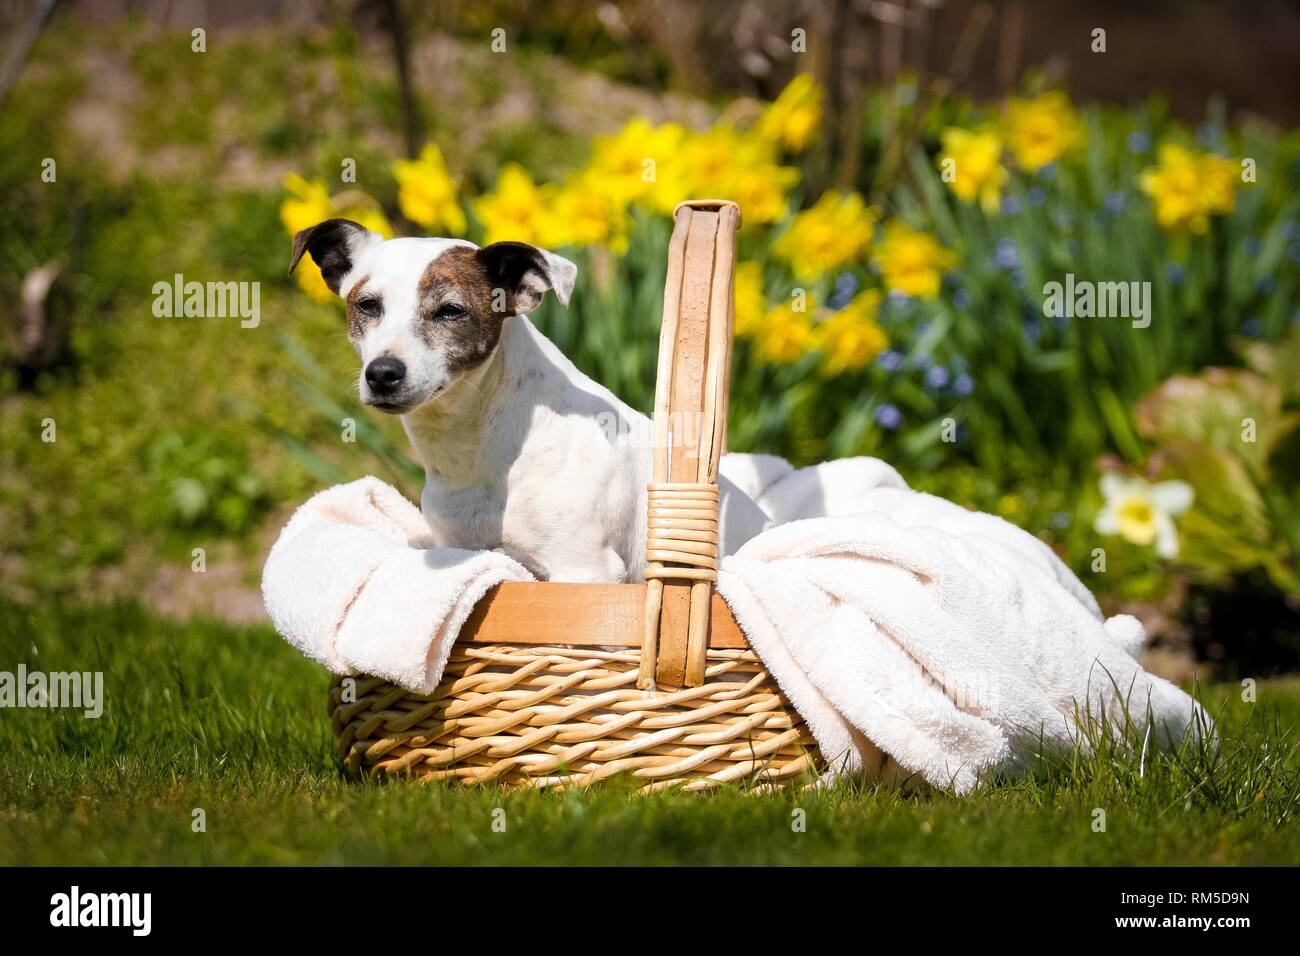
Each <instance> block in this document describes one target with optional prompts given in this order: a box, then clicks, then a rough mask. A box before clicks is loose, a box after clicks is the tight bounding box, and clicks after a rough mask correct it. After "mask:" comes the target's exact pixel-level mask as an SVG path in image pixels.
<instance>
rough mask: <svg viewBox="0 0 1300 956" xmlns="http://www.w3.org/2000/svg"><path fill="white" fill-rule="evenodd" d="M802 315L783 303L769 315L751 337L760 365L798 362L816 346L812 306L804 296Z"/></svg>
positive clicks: (793, 304) (810, 300) (811, 301)
mask: <svg viewBox="0 0 1300 956" xmlns="http://www.w3.org/2000/svg"><path fill="white" fill-rule="evenodd" d="M803 304H804V305H805V306H806V308H804V309H803V310H802V311H800V310H798V309H796V308H795V302H794V301H791V302H787V303H785V304H784V305H780V306H777V307H776V308H775V309H772V310H771V311H769V312H768V313H767V314H766V315H765V316H763V318H762V320H761V321H760V322H759V324H758V327H757V328H756V329H755V330H754V331H753V333H752V334H751V338H752V339H753V342H754V355H755V357H756V358H758V360H759V361H761V362H769V363H773V364H779V365H788V364H790V363H791V362H795V361H798V360H799V358H801V357H802V356H803V355H804V354H805V353H806V352H808V351H809V350H810V349H812V348H813V347H814V346H815V345H816V338H815V334H814V332H813V326H812V315H811V313H812V311H813V309H814V308H815V307H816V303H815V301H814V300H813V297H812V296H808V297H807V300H806V301H805V302H804V303H803Z"/></svg>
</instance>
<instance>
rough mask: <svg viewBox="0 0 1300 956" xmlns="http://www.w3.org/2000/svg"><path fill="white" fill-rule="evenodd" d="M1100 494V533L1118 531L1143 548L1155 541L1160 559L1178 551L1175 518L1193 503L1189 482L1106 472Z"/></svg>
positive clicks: (1098, 523) (1097, 522) (1098, 517)
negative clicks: (1101, 504)
mask: <svg viewBox="0 0 1300 956" xmlns="http://www.w3.org/2000/svg"><path fill="white" fill-rule="evenodd" d="M1101 493H1102V495H1103V496H1104V497H1105V499H1106V503H1105V506H1104V507H1103V508H1102V510H1101V513H1100V514H1098V515H1097V520H1096V522H1095V527H1096V529H1097V530H1098V531H1099V532H1101V533H1102V534H1118V535H1120V536H1121V537H1122V538H1124V539H1125V540H1127V541H1131V542H1133V543H1134V544H1137V545H1141V546H1143V547H1148V546H1150V545H1152V544H1154V545H1155V549H1156V553H1157V554H1159V555H1160V556H1161V557H1162V558H1172V557H1174V556H1175V555H1177V554H1178V531H1177V529H1175V527H1174V518H1176V517H1178V516H1179V515H1180V514H1182V513H1183V512H1184V511H1186V510H1187V509H1188V508H1190V507H1191V506H1192V500H1193V499H1194V497H1195V493H1194V492H1193V490H1192V486H1191V485H1189V484H1187V482H1185V481H1159V482H1156V483H1155V484H1151V483H1149V482H1147V481H1144V480H1143V479H1141V478H1136V477H1134V478H1125V477H1123V476H1122V475H1117V474H1115V473H1114V472H1106V473H1105V474H1103V475H1102V476H1101Z"/></svg>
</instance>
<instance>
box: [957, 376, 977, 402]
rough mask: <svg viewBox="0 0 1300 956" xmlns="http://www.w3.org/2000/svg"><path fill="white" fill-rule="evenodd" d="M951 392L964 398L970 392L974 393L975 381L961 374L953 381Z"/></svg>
mask: <svg viewBox="0 0 1300 956" xmlns="http://www.w3.org/2000/svg"><path fill="white" fill-rule="evenodd" d="M952 390H953V391H954V392H956V393H957V394H958V395H960V396H962V397H963V398H965V397H966V396H967V395H969V394H970V393H971V392H973V391H975V379H973V378H971V377H970V375H968V374H967V373H965V372H962V373H961V374H960V375H958V376H957V377H956V378H955V379H953V382H952Z"/></svg>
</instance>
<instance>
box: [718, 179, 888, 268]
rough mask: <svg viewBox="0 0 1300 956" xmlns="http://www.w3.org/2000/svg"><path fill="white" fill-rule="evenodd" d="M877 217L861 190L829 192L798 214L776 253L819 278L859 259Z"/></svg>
mask: <svg viewBox="0 0 1300 956" xmlns="http://www.w3.org/2000/svg"><path fill="white" fill-rule="evenodd" d="M742 208H743V207H742ZM745 214H746V215H748V211H745ZM877 218H878V213H877V211H876V209H875V208H874V207H872V206H868V205H867V204H866V202H865V201H864V200H863V198H862V197H861V196H860V195H858V194H857V193H839V192H835V191H833V190H832V191H827V192H825V193H823V194H822V197H821V198H820V199H818V200H817V204H816V205H815V206H813V207H812V208H811V209H807V210H805V211H803V212H801V213H799V214H798V215H796V216H795V217H794V221H793V222H791V224H790V228H789V229H787V230H786V231H785V232H784V233H783V234H782V235H781V237H780V238H779V239H777V240H776V242H774V243H773V244H772V253H773V254H774V255H776V256H779V257H780V258H782V259H784V260H785V261H787V262H789V263H790V266H791V268H793V270H794V274H795V275H796V276H797V277H798V278H800V279H803V280H811V279H815V278H817V277H818V276H819V275H821V274H822V273H824V272H826V271H827V270H828V269H834V268H836V267H837V266H841V265H844V264H845V263H847V262H851V261H852V260H854V259H855V258H857V257H858V256H859V255H860V254H861V252H862V250H863V249H865V248H866V247H867V244H868V243H869V242H871V238H872V236H874V235H875V231H876V219H877Z"/></svg>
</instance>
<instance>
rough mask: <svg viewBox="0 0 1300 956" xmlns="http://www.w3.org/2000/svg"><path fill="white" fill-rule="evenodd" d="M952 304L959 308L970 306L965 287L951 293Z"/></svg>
mask: <svg viewBox="0 0 1300 956" xmlns="http://www.w3.org/2000/svg"><path fill="white" fill-rule="evenodd" d="M952 304H953V305H955V306H956V307H957V308H959V309H968V308H970V293H969V292H967V291H966V290H965V289H958V290H957V291H956V292H954V293H953V294H952Z"/></svg>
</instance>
